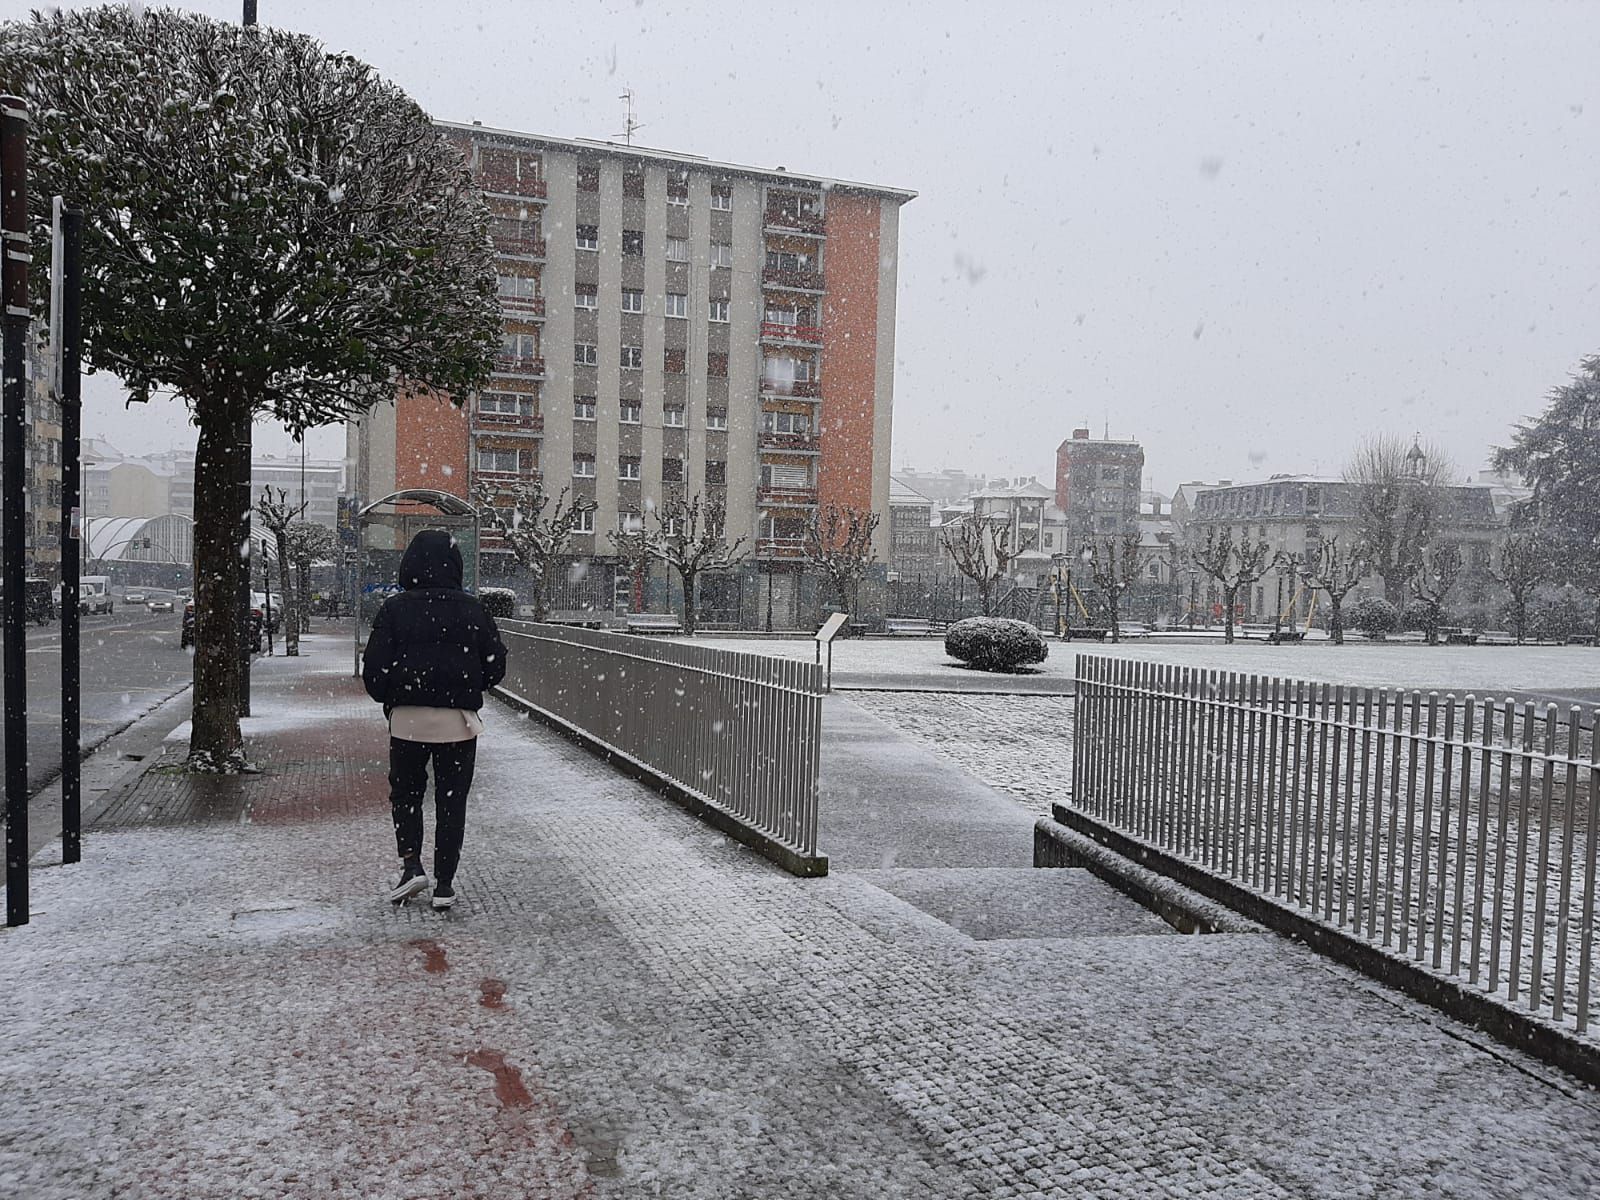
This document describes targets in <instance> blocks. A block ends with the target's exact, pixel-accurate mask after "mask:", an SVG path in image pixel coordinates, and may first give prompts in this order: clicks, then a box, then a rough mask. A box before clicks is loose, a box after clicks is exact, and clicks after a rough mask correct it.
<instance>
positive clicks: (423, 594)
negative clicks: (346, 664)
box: [361, 529, 506, 909]
mask: <svg viewBox="0 0 1600 1200" xmlns="http://www.w3.org/2000/svg"><path fill="white" fill-rule="evenodd" d="M461 581H462V565H461V550H460V548H459V547H457V545H456V542H455V539H454V538H453V537H451V536H450V535H449V534H448V533H446V532H445V531H444V530H442V529H425V530H423V531H422V532H421V533H419V534H417V536H416V537H414V538H412V539H411V545H409V546H408V547H406V552H405V556H404V557H403V558H401V560H400V579H399V583H400V588H401V591H400V592H399V593H398V594H396V595H393V596H390V597H389V599H387V600H385V601H384V603H383V607H382V608H380V609H379V610H378V615H377V617H376V618H375V619H374V620H373V622H372V632H371V634H370V635H369V636H368V638H367V646H366V649H365V650H364V651H363V652H362V655H361V679H362V682H363V683H365V684H366V687H367V695H369V696H371V697H372V698H373V699H374V700H376V701H378V703H380V704H382V705H383V712H384V715H385V716H386V717H387V718H388V719H389V804H390V807H391V808H392V810H393V814H394V838H395V846H396V848H397V849H398V850H399V853H400V881H399V882H398V883H397V884H395V886H394V888H393V889H392V890H391V891H390V892H389V899H390V900H392V901H394V902H395V903H396V904H398V903H400V902H402V901H404V900H408V899H410V898H411V897H412V896H415V895H417V894H418V893H420V892H423V891H425V890H427V887H428V876H427V873H426V872H425V871H424V870H423V869H422V801H423V797H424V795H425V794H426V792H427V788H428V763H429V761H430V760H431V761H432V763H433V800H434V814H435V815H434V833H433V900H432V903H433V907H434V908H438V909H445V908H449V907H450V906H451V905H452V904H454V903H455V898H456V893H455V886H454V885H455V876H456V866H457V864H458V863H459V862H460V861H461V842H462V839H463V837H464V836H465V834H466V817H467V792H468V790H469V789H470V788H471V787H472V770H473V766H474V764H475V763H476V761H477V751H478V740H477V739H478V735H479V734H480V733H482V732H483V722H482V721H481V720H479V718H478V710H479V709H481V708H482V707H483V693H484V691H485V690H486V689H488V688H492V687H494V686H495V684H497V683H499V682H500V680H501V679H503V678H504V677H505V673H506V648H505V644H504V643H503V642H502V641H501V640H500V631H499V629H497V628H496V627H495V623H494V618H493V617H491V616H490V615H489V614H488V612H486V611H485V610H484V607H483V605H482V604H480V603H479V602H478V598H477V597H476V596H472V595H469V594H468V593H467V592H466V591H464V590H463V589H462V586H461Z"/></svg>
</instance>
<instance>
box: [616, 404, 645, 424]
mask: <svg viewBox="0 0 1600 1200" xmlns="http://www.w3.org/2000/svg"><path fill="white" fill-rule="evenodd" d="M618 412H619V416H618V418H617V419H618V420H620V421H621V422H622V423H623V424H624V425H637V424H639V422H640V420H641V419H642V418H643V409H642V408H641V407H640V405H639V402H638V401H637V400H624V401H623V402H622V406H621V408H620V409H619V410H618Z"/></svg>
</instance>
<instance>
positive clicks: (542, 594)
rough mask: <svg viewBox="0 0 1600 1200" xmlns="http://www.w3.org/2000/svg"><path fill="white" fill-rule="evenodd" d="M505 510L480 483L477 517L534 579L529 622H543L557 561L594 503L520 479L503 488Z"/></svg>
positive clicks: (492, 490) (493, 492)
mask: <svg viewBox="0 0 1600 1200" xmlns="http://www.w3.org/2000/svg"><path fill="white" fill-rule="evenodd" d="M505 493H506V494H507V495H509V496H510V499H511V504H510V506H509V507H507V506H505V505H504V504H502V502H501V500H500V496H499V495H498V494H497V492H496V490H495V489H494V488H491V487H490V486H489V485H488V484H486V483H485V482H484V481H483V480H481V479H480V480H479V481H478V486H477V491H476V493H475V494H476V498H477V501H478V514H479V516H480V517H481V518H482V519H483V520H485V521H487V522H489V525H490V526H491V527H492V528H493V529H494V531H495V533H496V534H497V535H498V536H499V538H500V540H501V541H502V542H504V543H505V545H506V549H508V550H510V551H511V554H512V557H513V558H515V559H516V560H517V562H518V564H519V565H520V566H521V567H522V569H523V570H524V571H526V572H527V573H528V574H529V575H530V576H531V577H532V579H533V596H532V597H531V599H532V602H533V619H534V620H535V621H542V620H544V619H545V617H546V615H548V612H549V609H550V587H551V584H552V583H553V582H554V580H555V573H556V569H557V567H558V566H559V565H560V563H561V560H562V559H563V558H565V557H566V555H567V553H568V552H569V551H570V550H571V549H572V537H573V534H575V533H576V532H577V529H578V523H579V522H580V521H581V520H582V518H583V514H584V513H589V512H593V511H594V509H595V503H594V501H593V500H585V499H582V498H581V497H577V496H569V495H568V493H567V489H566V488H562V489H561V491H560V493H559V494H557V495H556V496H554V497H552V496H550V495H549V494H547V493H546V492H545V490H544V484H543V483H541V482H540V481H539V480H537V479H535V480H532V481H530V482H526V483H524V482H522V481H521V480H519V481H517V482H516V483H513V484H512V485H511V486H510V487H509V488H507V489H505Z"/></svg>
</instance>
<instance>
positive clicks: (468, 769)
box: [389, 737, 478, 884]
mask: <svg viewBox="0 0 1600 1200" xmlns="http://www.w3.org/2000/svg"><path fill="white" fill-rule="evenodd" d="M430 758H431V759H433V803H434V813H435V818H434V819H435V821H436V825H435V828H434V831H433V879H434V882H435V883H443V884H448V883H450V882H451V881H452V880H454V879H455V877H456V864H457V863H459V862H460V861H461V839H462V837H463V836H464V835H465V834H466V830H467V790H468V789H469V788H471V787H472V768H473V766H474V764H476V762H477V760H478V739H477V738H468V739H467V740H466V741H464V742H408V741H406V740H405V739H404V738H397V737H392V738H390V739H389V804H390V806H391V807H392V808H393V810H394V840H395V847H396V848H397V849H398V850H399V851H400V857H401V858H420V857H421V856H422V801H423V797H424V796H425V795H426V793H427V790H428V760H429V759H430Z"/></svg>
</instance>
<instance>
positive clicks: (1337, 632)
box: [1328, 592, 1344, 646]
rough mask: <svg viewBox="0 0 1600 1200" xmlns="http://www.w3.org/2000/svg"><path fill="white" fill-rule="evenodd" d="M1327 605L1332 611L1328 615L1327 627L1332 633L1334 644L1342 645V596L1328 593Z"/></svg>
mask: <svg viewBox="0 0 1600 1200" xmlns="http://www.w3.org/2000/svg"><path fill="white" fill-rule="evenodd" d="M1328 607H1329V609H1331V610H1332V611H1331V612H1330V613H1329V615H1328V628H1329V630H1330V631H1331V632H1332V634H1333V644H1334V645H1335V646H1342V645H1344V597H1343V596H1336V595H1334V594H1333V593H1332V592H1329V593H1328Z"/></svg>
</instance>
